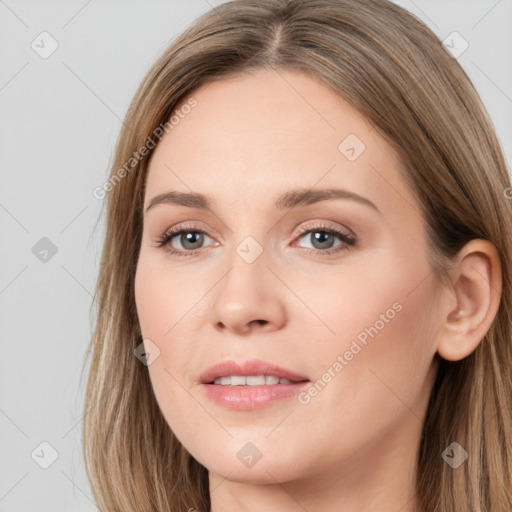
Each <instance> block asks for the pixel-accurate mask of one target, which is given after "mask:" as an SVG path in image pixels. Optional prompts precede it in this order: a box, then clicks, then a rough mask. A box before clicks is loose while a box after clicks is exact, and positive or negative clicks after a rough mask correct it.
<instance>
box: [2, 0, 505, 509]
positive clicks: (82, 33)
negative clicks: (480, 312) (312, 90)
mask: <svg viewBox="0 0 512 512" xmlns="http://www.w3.org/2000/svg"><path fill="white" fill-rule="evenodd" d="M219 3H220V2H218V1H216V2H214V1H209V2H208V1H206V0H187V1H184V0H167V1H157V0H151V1H148V0H146V1H138V2H137V1H132V2H121V1H113V0H101V1H100V0H89V1H86V0H71V1H69V0H68V1H55V0H54V1H41V0H38V1H35V0H32V1H21V0H5V1H0V51H1V54H0V230H1V231H0V232H1V242H0V258H1V264H0V314H1V316H0V322H1V357H0V433H1V435H0V449H1V451H0V453H1V456H0V512H33V511H35V510H37V511H39V512H56V511H61V512H68V511H69V512H71V511H73V512H78V511H84V512H86V511H87V512H89V511H96V510H98V509H97V507H96V506H95V504H94V502H93V500H92V497H91V492H90V487H89V484H88V482H87V479H86V476H85V471H84V467H83V459H82V453H81V435H82V417H83V411H82V407H83V396H84V390H85V383H86V374H84V375H81V369H82V363H83V359H84V353H85V349H86V347H87V344H88V342H89V338H90V335H91V331H92V321H93V319H92V318H91V316H90V314H89V310H90V306H91V301H92V292H93V290H94V286H95V281H96V276H97V272H98V264H99V258H100V254H101V246H102V236H103V232H104V231H103V223H102V222H101V223H100V224H99V225H98V228H97V230H96V231H93V227H94V224H95V223H96V220H97V218H98V215H99V212H100V206H101V202H100V201H99V200H97V199H95V197H94V196H93V194H92V191H93V189H94V188H95V187H97V186H99V185H101V184H103V183H104V181H105V180H106V178H107V177H108V172H109V164H110V162H111V158H112V155H113V150H114V145H115V142H116V139H117V136H118V133H119V130H120V128H121V124H122V123H121V119H123V117H124V115H125V112H126V109H127V107H128V104H129V102H130V100H131V98H132V95H133V94H134V92H135V90H136V88H137V86H138V85H139V83H140V81H141V80H142V78H143V76H144V74H145V73H146V71H147V70H148V69H149V67H150V66H151V64H152V63H153V62H154V61H155V60H156V58H157V57H158V56H159V54H160V53H161V52H162V51H163V50H164V49H165V48H166V47H167V46H168V44H169V43H170V42H171V41H172V40H173V39H174V38H175V37H176V36H177V35H178V34H179V33H181V32H182V31H183V30H184V29H185V28H186V27H187V26H188V25H190V23H191V22H192V21H193V20H194V19H195V18H196V17H197V16H198V15H200V14H202V13H203V12H205V11H207V10H209V9H211V8H212V7H214V6H215V5H218V4H219ZM397 3H398V4H399V5H401V6H403V7H405V8H407V9H408V10H410V11H411V12H413V13H414V14H416V15H417V16H418V17H419V18H420V19H422V20H424V21H425V22H426V23H427V24H428V25H429V26H430V27H431V28H432V29H433V30H434V31H435V33H436V34H437V35H438V36H439V38H440V39H441V40H444V39H445V38H446V37H447V36H450V34H452V33H453V32H457V33H458V34H460V36H462V38H463V39H464V40H465V41H467V43H468V44H469V47H468V48H467V50H466V51H465V52H464V53H462V55H460V56H459V57H458V59H459V61H460V63H461V65H462V66H463V67H464V68H465V70H466V71H467V73H468V74H469V76H470V78H471V79H472V80H473V83H474V84H475V86H476V88H477V90H478V91H479V93H480V95H481V97H482V99H483V101H484V104H485V105H486V107H487V109H488V111H489V113H490V115H491V118H492V119H493V122H494V124H495V126H496V130H497V132H498V136H499V138H500V141H501V143H502V145H503V148H504V150H505V154H506V157H507V160H508V162H511V161H512V160H511V156H512V58H511V55H512V31H511V30H510V26H511V25H512V0H500V1H497V0H488V1H487V0H474V1H468V0H464V1H462V0H460V1H453V0H452V1H449V0H442V1H441V0H438V1H434V0H415V1H414V2H413V1H410V0H404V1H399V2H397ZM43 32H46V33H47V34H43V35H41V33H43ZM457 37H458V36H457ZM41 40H43V42H41ZM458 41H459V43H460V42H461V40H460V39H458ZM459 43H457V44H459ZM57 44H58V47H57V48H56V50H55V51H54V52H53V53H52V54H51V55H49V56H48V55H46V54H45V52H50V51H51V50H52V49H53V46H55V45H57ZM52 45H53V46H52ZM509 169H510V166H509Z"/></svg>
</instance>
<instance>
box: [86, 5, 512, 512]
mask: <svg viewBox="0 0 512 512" xmlns="http://www.w3.org/2000/svg"><path fill="white" fill-rule="evenodd" d="M510 187H511V184H510V178H509V176H508V174H507V168H506V164H505V161H504V157H503V154H502V151H501V149H500V147H499V144H498V141H497V138H496V135H495V133H494V129H493V126H492V123H491V121H490V120H489V117H488V115H487V113H486V112H485V109H484V107H483V105H482V103H481V101H480V99H479V97H478V95H477V93H476V92H475V90H474V88H473V86H472V84H471V82H470V80H469V79H468V77H467V76H466V74H465V73H464V71H463V70H462V68H461V67H460V65H459V64H458V63H457V61H456V60H455V59H453V58H452V56H451V55H450V54H449V53H448V52H447V51H446V50H445V49H444V48H443V46H442V45H441V43H440V41H439V40H438V39H437V37H436V36H435V35H434V34H433V33H432V32H431V31H430V30H429V29H428V28H427V27H426V26H425V25H424V24H423V23H422V22H420V21H419V20H418V19H416V18H415V17H414V16H413V15H411V14H409V13H408V12H407V11H405V10H404V9H401V8H400V7H397V6H396V5H394V4H392V3H390V2H388V1H386V0H364V1H358V2H354V1H352V0H308V1H297V0H291V1H277V0H263V1H261V0H239V1H234V2H228V3H225V4H222V5H220V6H219V7H218V8H216V9H213V10H212V11H210V12H208V13H207V14H205V15H204V16H202V17H201V18H200V19H199V20H197V21H196V22H195V23H194V24H193V25H192V27H190V28H189V29H188V30H187V31H186V32H185V33H184V34H183V35H182V36H181V37H179V38H178V39H177V40H176V41H174V43H173V44H172V45H171V46H170V48H169V49H168V50H167V51H166V52H165V53H164V54H163V55H162V56H161V57H160V59H159V60H158V61H157V62H156V63H155V65H154V66H153V67H152V69H151V70H150V71H149V73H148V74H147V76H146V77H145V78H144V80H143V82H142V84H141V86H140V87H139V90H138V91H137V93H136V95H135V97H134V99H133V101H132V104H131V106H130V108H129V111H128V114H127V116H126V120H125V123H124V126H123V128H122V131H121V134H120V137H119V141H118V145H117V151H116V156H115V161H114V165H113V167H112V172H111V177H110V179H109V181H108V184H107V186H106V187H105V191H106V192H107V193H108V196H107V201H106V204H107V208H108V211H107V215H108V217H107V232H106V238H105V245H104V250H103V256H102V262H101V269H100V276H99V280H98V285H97V290H96V298H97V301H98V304H99V306H100V307H99V309H98V320H97V325H96V329H95V332H94V336H93V338H92V340H91V345H90V353H92V361H91V368H90V375H89V383H88V389H87V400H86V404H85V408H86V411H87V414H86V416H85V423H84V440H83V441H84V451H85V460H86V467H87V471H88V475H89V478H90V481H91V486H92V489H93V492H94V495H95V498H96V500H97V503H98V505H99V506H100V508H101V509H102V510H108V511H109V512H113V511H123V512H127V511H136V510H155V511H156V510H158V511H177V510H184V511H187V510H188V511H189V512H192V511H194V510H195V511H198V512H208V511H210V512H221V511H222V512H230V511H234V510H237V511H239V510H244V511H253V510H280V511H295V510H297V511H299V510H309V511H311V510H322V511H328V512H330V511H338V510H344V511H346V512H352V511H359V512H361V511H370V510H372V511H374V510H379V511H380V512H388V511H398V510H401V511H402V512H406V511H407V512H409V511H421V512H431V511H437V512H441V511H442V512H448V511H457V512H460V511H470V510H471V511H482V512H483V511H484V510H485V511H496V512H498V511H500V512H501V511H508V510H511V507H512V434H511V432H512V417H511V411H512V408H511V404H510V402H511V396H512V377H511V372H510V368H511V363H512V343H511V341H512V333H511V329H512V315H511V311H512V295H511V294H512V287H511V272H512V270H511V255H512V211H511V202H510V200H509V199H508V197H510V194H508V193H507V192H509V191H510V190H512V189H511V188H510ZM189 244H191V245H189ZM304 244H306V245H304Z"/></svg>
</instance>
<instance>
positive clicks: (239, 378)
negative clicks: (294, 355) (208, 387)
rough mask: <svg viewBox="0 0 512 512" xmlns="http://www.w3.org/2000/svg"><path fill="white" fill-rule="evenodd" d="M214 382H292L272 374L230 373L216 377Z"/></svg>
mask: <svg viewBox="0 0 512 512" xmlns="http://www.w3.org/2000/svg"><path fill="white" fill-rule="evenodd" d="M213 383H214V384H220V385H221V386H263V385H273V384H293V381H291V380H289V379H280V378H279V377H276V376H274V375H247V376H244V375H232V376H230V377H217V378H216V379H215V380H214V381H213Z"/></svg>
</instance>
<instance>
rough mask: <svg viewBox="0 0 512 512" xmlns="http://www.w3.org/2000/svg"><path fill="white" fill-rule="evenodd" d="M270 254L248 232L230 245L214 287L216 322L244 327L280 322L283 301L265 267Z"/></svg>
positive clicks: (213, 313) (281, 319) (275, 283)
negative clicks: (236, 242)
mask: <svg viewBox="0 0 512 512" xmlns="http://www.w3.org/2000/svg"><path fill="white" fill-rule="evenodd" d="M270 256H271V254H270V251H268V250H266V249H265V248H264V247H263V245H262V244H260V243H259V242H258V241H257V240H256V238H255V237H253V236H250V235H249V236H246V237H245V238H243V239H242V241H241V242H239V243H238V245H236V246H235V247H234V249H233V252H232V253H231V254H230V256H229V257H228V261H227V264H228V265H229V269H228V271H227V273H226V274H225V276H224V278H223V279H222V280H221V282H220V283H219V284H218V287H216V288H217V293H216V295H215V297H214V303H213V307H212V315H213V317H212V322H213V323H214V324H215V325H216V326H223V327H225V328H227V329H233V330H236V331H245V330H247V329H248V328H249V327H250V326H251V325H255V324H257V325H265V326H266V328H267V329H272V328H275V327H278V326H280V325H281V324H282V322H283V321H284V317H285V310H284V304H283V301H282V297H281V296H280V293H281V290H280V288H279V286H278V283H277V280H276V278H275V276H274V275H273V273H272V272H271V271H270V270H269V269H268V268H267V265H269V264H270V261H269V258H270ZM272 326H273V327H272Z"/></svg>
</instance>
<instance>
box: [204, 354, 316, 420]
mask: <svg viewBox="0 0 512 512" xmlns="http://www.w3.org/2000/svg"><path fill="white" fill-rule="evenodd" d="M309 382H310V380H309V379H308V378H307V377H305V376H303V375H299V374H297V373H294V372H292V371H291V370H287V369H285V368H282V367H280V366H278V365H275V364H273V363H270V362H267V361H261V360H253V361H246V362H241V363H236V362H235V361H224V362H221V363H218V364H217V365H215V366H212V367H211V368H209V369H208V370H207V371H206V372H204V373H203V374H202V375H201V376H200V383H201V384H202V385H203V386H202V387H203V390H204V392H205V394H206V396H207V397H208V398H209V399H210V400H212V401H213V402H214V403H216V404H217V405H220V406H223V407H226V408H228V409H236V410H253V409H259V408H261V407H266V406H268V405H270V404H273V403H276V401H277V400H279V399H284V398H287V397H288V398H289V397H292V396H294V395H296V394H297V393H299V392H300V391H301V389H303V387H304V386H306V385H307V384H308V383H309Z"/></svg>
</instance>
